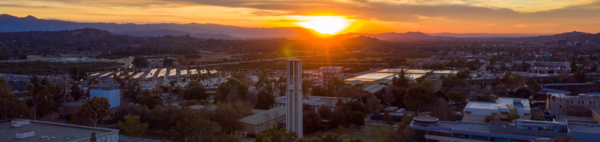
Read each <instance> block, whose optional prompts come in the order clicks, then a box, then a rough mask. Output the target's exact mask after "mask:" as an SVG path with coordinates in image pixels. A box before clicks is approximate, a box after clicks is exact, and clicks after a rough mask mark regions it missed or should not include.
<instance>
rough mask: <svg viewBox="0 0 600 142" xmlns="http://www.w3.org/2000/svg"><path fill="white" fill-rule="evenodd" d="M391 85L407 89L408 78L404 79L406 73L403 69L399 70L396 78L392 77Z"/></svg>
mask: <svg viewBox="0 0 600 142" xmlns="http://www.w3.org/2000/svg"><path fill="white" fill-rule="evenodd" d="M392 85H394V86H398V87H408V77H406V72H405V71H404V69H402V70H400V73H399V74H398V77H397V78H396V76H394V78H393V79H392Z"/></svg>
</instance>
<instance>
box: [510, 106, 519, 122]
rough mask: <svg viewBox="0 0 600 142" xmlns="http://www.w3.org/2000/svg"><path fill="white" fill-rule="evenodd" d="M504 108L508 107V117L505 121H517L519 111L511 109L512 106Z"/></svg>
mask: <svg viewBox="0 0 600 142" xmlns="http://www.w3.org/2000/svg"><path fill="white" fill-rule="evenodd" d="M506 107H508V111H509V112H508V116H507V117H506V120H507V121H509V122H512V121H513V120H515V119H519V117H521V116H519V111H518V109H517V108H516V107H513V106H512V105H506Z"/></svg>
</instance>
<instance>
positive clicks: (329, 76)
mask: <svg viewBox="0 0 600 142" xmlns="http://www.w3.org/2000/svg"><path fill="white" fill-rule="evenodd" d="M319 69H320V70H321V75H322V79H323V84H322V85H323V86H327V85H329V84H330V82H332V81H333V80H334V79H335V78H338V79H342V67H334V66H327V67H321V68H319Z"/></svg>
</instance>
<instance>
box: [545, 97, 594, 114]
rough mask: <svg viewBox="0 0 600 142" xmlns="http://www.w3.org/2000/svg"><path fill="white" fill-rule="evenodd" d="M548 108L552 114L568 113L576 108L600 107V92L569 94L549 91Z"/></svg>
mask: <svg viewBox="0 0 600 142" xmlns="http://www.w3.org/2000/svg"><path fill="white" fill-rule="evenodd" d="M546 102H547V103H546V108H547V109H548V111H550V114H552V115H568V110H572V109H575V108H581V107H583V108H585V109H590V108H600V93H585V94H579V95H578V96H568V95H567V94H565V93H556V92H548V95H547V97H546Z"/></svg>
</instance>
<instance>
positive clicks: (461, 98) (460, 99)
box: [448, 91, 467, 103]
mask: <svg viewBox="0 0 600 142" xmlns="http://www.w3.org/2000/svg"><path fill="white" fill-rule="evenodd" d="M448 99H449V100H452V101H454V102H455V103H466V102H467V97H465V95H463V94H462V93H460V92H456V91H450V93H448Z"/></svg>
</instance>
